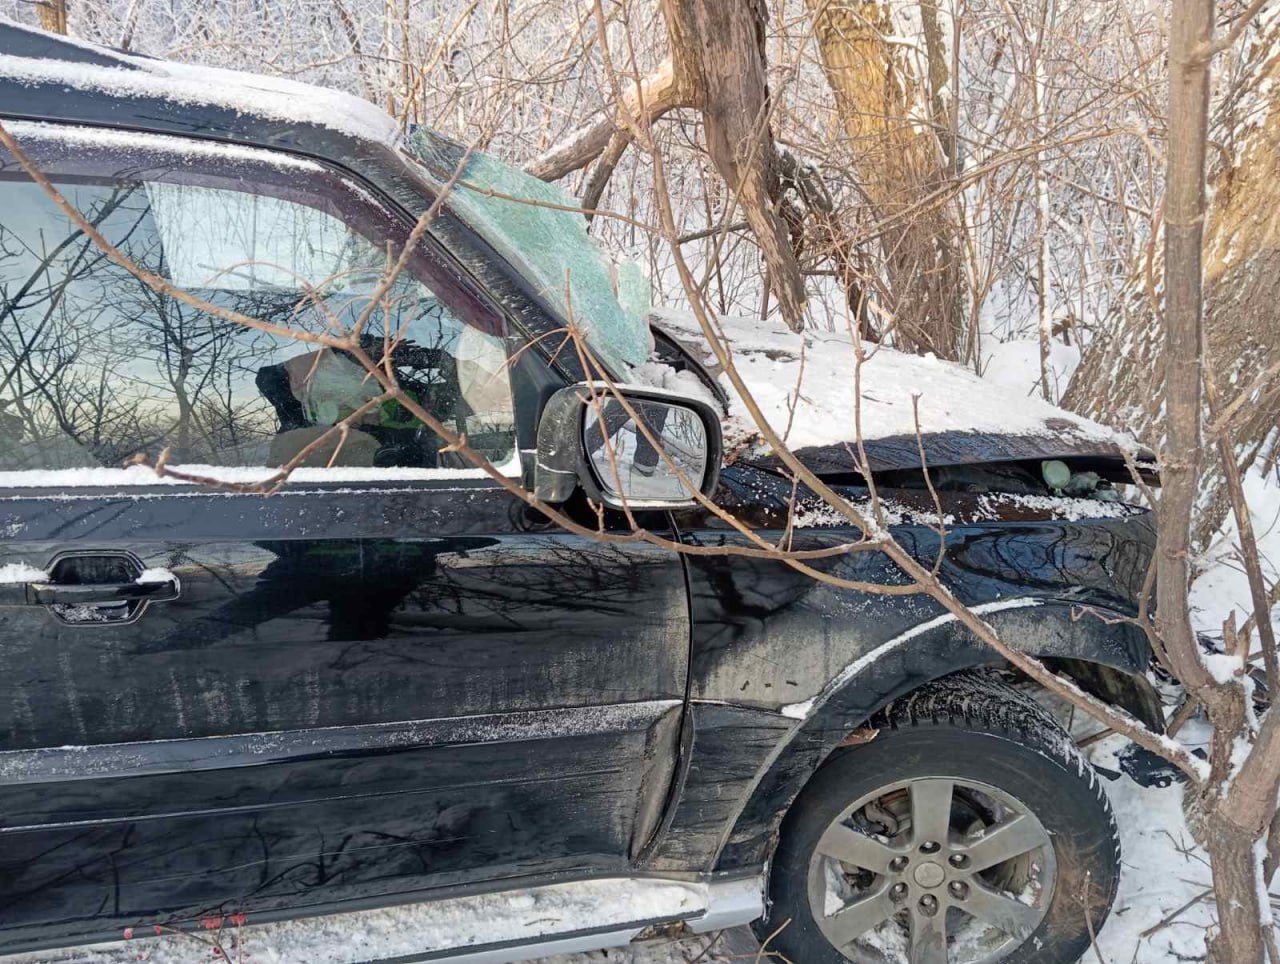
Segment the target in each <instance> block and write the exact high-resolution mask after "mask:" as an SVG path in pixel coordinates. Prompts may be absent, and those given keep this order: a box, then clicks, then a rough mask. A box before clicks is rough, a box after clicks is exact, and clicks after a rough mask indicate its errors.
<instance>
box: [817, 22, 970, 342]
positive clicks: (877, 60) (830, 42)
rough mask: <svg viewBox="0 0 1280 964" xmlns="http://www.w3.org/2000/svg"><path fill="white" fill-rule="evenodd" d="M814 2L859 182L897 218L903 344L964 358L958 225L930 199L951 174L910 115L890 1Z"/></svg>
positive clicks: (881, 217)
mask: <svg viewBox="0 0 1280 964" xmlns="http://www.w3.org/2000/svg"><path fill="white" fill-rule="evenodd" d="M808 5H809V9H810V11H811V13H812V16H813V19H814V28H815V32H816V37H817V42H818V49H819V52H820V53H821V56H822V66H823V70H824V72H825V74H826V77H827V83H828V84H829V85H830V86H831V89H832V91H834V93H835V97H836V108H837V110H838V111H839V114H840V119H841V123H842V124H843V126H844V128H845V133H846V135H847V136H848V137H849V140H850V147H851V149H852V151H853V153H854V155H855V157H856V158H857V161H856V163H857V165H858V179H859V184H860V185H861V187H862V189H863V191H864V192H865V194H866V197H867V200H868V203H869V206H870V208H871V214H872V216H873V217H874V218H875V220H877V221H886V220H887V221H888V224H887V227H886V229H885V230H884V231H883V232H882V234H881V240H880V246H881V249H882V251H883V257H884V277H885V278H886V280H887V281H888V287H889V291H890V295H891V303H890V304H889V305H887V306H886V307H887V308H888V309H889V312H890V314H891V315H892V316H893V318H894V324H895V340H896V344H897V345H898V346H899V347H901V348H906V349H909V350H915V351H931V352H933V353H935V354H936V355H939V356H940V357H943V358H958V357H959V356H960V351H961V347H962V340H963V332H964V315H963V310H964V309H963V305H964V303H965V298H964V292H965V283H964V272H963V265H962V263H961V250H962V247H961V244H960V237H959V231H958V228H957V226H956V224H955V222H954V220H953V218H952V217H951V216H950V209H949V207H948V205H946V204H945V203H942V201H940V200H938V199H933V200H926V199H927V198H929V196H930V195H931V194H932V193H933V192H934V191H935V190H936V189H937V188H938V187H940V186H941V185H942V184H943V183H945V180H946V177H947V171H946V168H945V164H944V158H943V153H942V149H941V148H940V146H939V140H938V137H937V136H936V135H935V134H934V133H933V132H932V131H921V130H919V129H918V128H919V124H918V123H917V122H913V121H912V119H911V116H910V115H911V106H912V103H911V101H912V98H913V96H914V87H915V81H914V79H913V78H912V77H911V76H910V74H909V73H908V72H907V71H906V70H903V69H899V67H898V66H897V65H896V64H895V62H894V58H893V49H892V46H891V45H890V44H889V43H887V42H885V40H884V34H885V33H888V32H890V30H891V24H890V21H889V15H888V10H887V7H884V6H882V5H881V4H880V3H879V2H873V0H808ZM933 59H935V58H931V60H933ZM917 206H918V207H917Z"/></svg>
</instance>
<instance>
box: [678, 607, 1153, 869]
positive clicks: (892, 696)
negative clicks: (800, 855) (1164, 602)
mask: <svg viewBox="0 0 1280 964" xmlns="http://www.w3.org/2000/svg"><path fill="white" fill-rule="evenodd" d="M974 608H975V610H976V611H978V612H979V613H980V614H981V615H982V616H983V618H984V619H985V620H986V621H987V622H988V623H989V624H990V625H991V626H992V628H993V629H995V630H996V632H997V633H999V635H1000V638H1001V639H1003V640H1005V641H1006V642H1007V643H1009V644H1010V645H1012V646H1015V647H1017V648H1018V649H1021V650H1023V651H1024V652H1027V653H1030V654H1032V655H1035V656H1038V657H1041V658H1044V659H1048V660H1051V661H1053V660H1061V661H1063V662H1062V664H1061V666H1062V667H1066V668H1068V669H1069V670H1070V669H1074V670H1075V671H1076V673H1079V672H1080V670H1081V668H1082V667H1092V668H1093V669H1092V673H1091V674H1089V673H1085V674H1082V675H1083V676H1084V677H1085V678H1081V679H1080V680H1079V681H1080V682H1081V685H1082V686H1084V688H1086V689H1090V690H1093V691H1095V692H1098V690H1099V683H1098V680H1100V679H1101V680H1109V681H1110V684H1111V692H1110V693H1109V694H1108V693H1104V692H1099V693H1098V695H1100V696H1103V697H1104V698H1107V696H1108V695H1109V696H1110V697H1111V698H1112V699H1113V700H1114V699H1115V696H1116V694H1117V693H1119V694H1122V695H1123V694H1126V693H1127V694H1128V696H1127V697H1126V698H1125V700H1124V703H1123V705H1124V707H1125V709H1128V710H1129V711H1130V712H1131V713H1133V714H1134V715H1135V716H1137V717H1139V718H1140V719H1144V721H1146V722H1148V724H1149V725H1154V726H1157V727H1158V726H1159V725H1160V719H1159V713H1158V704H1157V703H1156V701H1155V698H1154V693H1153V692H1152V691H1151V687H1150V683H1148V682H1147V680H1146V678H1145V675H1144V672H1145V669H1146V667H1147V663H1148V658H1149V650H1148V646H1147V640H1146V637H1145V636H1144V634H1143V633H1142V631H1141V630H1140V629H1139V628H1138V627H1137V626H1135V625H1134V624H1133V623H1131V622H1126V621H1120V620H1118V619H1114V618H1112V617H1113V616H1117V615H1118V614H1115V613H1107V612H1105V611H1101V610H1098V609H1096V608H1090V609H1087V610H1083V609H1081V608H1080V606H1079V604H1078V603H1075V602H1074V601H1071V600H1061V599H1046V598H1043V597H1034V596H1031V597H1014V598H1012V599H1007V600H1002V601H1001V602H998V603H989V604H986V605H978V606H975V607H974ZM999 662H1001V660H1000V658H999V656H998V654H996V653H995V652H994V651H993V650H992V649H991V648H990V647H988V646H986V645H985V644H984V643H982V642H981V641H979V640H978V639H977V638H976V637H974V636H973V635H972V633H970V632H969V631H968V630H967V629H965V628H964V627H963V626H962V625H961V624H959V623H958V622H957V621H956V620H955V618H954V617H952V616H950V615H949V614H945V615H941V616H936V617H934V618H933V619H929V620H925V621H922V622H920V623H917V624H916V625H915V626H913V627H911V628H910V629H908V630H905V631H903V632H900V633H899V634H898V635H896V636H895V637H893V638H892V639H890V640H887V641H886V642H884V643H881V644H880V645H878V646H876V647H874V648H872V649H871V650H869V651H867V652H866V653H864V654H863V655H861V656H859V657H858V658H856V659H855V660H853V661H852V662H850V663H849V664H848V665H846V666H845V667H844V668H843V669H841V670H840V671H839V672H837V673H834V674H833V676H832V678H831V682H830V683H829V684H828V685H827V687H825V688H824V689H823V690H822V691H821V692H820V693H818V694H817V695H816V696H814V697H812V698H810V699H808V700H805V701H803V702H798V703H791V704H784V705H783V706H781V707H780V708H778V709H764V708H761V707H758V706H755V707H753V706H747V705H734V704H728V703H724V702H720V701H710V700H697V699H695V700H694V701H693V702H692V703H691V705H690V723H691V741H690V742H691V746H689V747H688V750H689V752H690V757H691V759H692V761H693V767H692V768H691V770H690V772H689V773H688V774H687V775H686V778H685V784H684V786H683V788H682V791H681V794H680V801H679V803H678V804H677V806H676V809H675V812H674V814H673V816H672V819H671V821H670V822H669V824H668V831H669V832H668V834H667V835H666V836H665V839H664V841H663V843H662V844H661V845H660V846H659V848H658V851H657V853H656V854H655V861H654V863H655V866H658V867H662V866H670V865H674V864H676V863H682V862H686V861H695V862H699V863H702V862H705V863H704V866H713V867H714V868H715V869H716V870H717V871H726V870H736V869H740V868H744V867H759V866H761V865H762V864H763V863H764V862H765V861H766V860H767V859H768V857H769V855H770V853H771V852H772V849H773V845H774V843H775V841H776V836H777V831H778V827H779V825H780V824H781V822H782V818H783V816H784V815H785V813H786V811H787V809H788V808H789V807H790V805H791V802H792V801H793V800H794V799H795V797H796V796H797V794H799V792H800V790H801V789H802V788H803V787H804V785H805V784H806V783H807V782H808V780H809V778H810V777H811V776H812V775H813V774H814V772H815V771H816V770H817V769H818V767H819V766H821V764H822V762H823V761H824V760H825V759H826V758H827V757H828V756H829V755H830V754H831V753H832V751H834V750H835V749H836V748H837V747H839V746H840V745H841V744H842V743H843V742H844V741H845V740H846V738H847V737H848V736H849V734H850V733H851V732H852V731H854V730H856V729H858V728H859V727H861V726H862V725H863V724H864V723H866V722H867V720H868V719H870V718H871V717H872V716H873V715H874V714H875V713H876V712H877V711H879V710H880V709H882V708H884V707H885V706H887V705H888V704H889V703H891V702H893V701H894V700H896V699H898V698H899V697H902V696H904V695H906V694H907V693H910V692H912V691H913V690H915V689H918V688H919V687H921V686H923V685H924V684H926V683H929V682H931V681H932V680H935V679H939V678H940V677H943V676H948V675H951V674H952V673H956V672H959V671H961V670H964V669H969V668H971V667H975V666H982V665H991V664H996V663H999ZM1073 675H1074V674H1073ZM1090 675H1092V677H1093V678H1092V679H1090V678H1089V676H1090Z"/></svg>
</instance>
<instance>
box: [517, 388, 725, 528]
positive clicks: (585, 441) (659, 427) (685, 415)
mask: <svg viewBox="0 0 1280 964" xmlns="http://www.w3.org/2000/svg"><path fill="white" fill-rule="evenodd" d="M655 443H656V444H655ZM721 445H722V440H721V434H720V419H719V417H718V416H717V415H716V412H715V410H714V409H713V408H712V407H711V406H710V405H708V404H706V403H705V402H701V401H698V400H697V399H692V398H687V397H685V396H683V395H678V394H676V393H674V392H667V391H663V390H662V389H655V388H644V387H634V386H630V385H628V386H623V387H619V388H618V389H617V392H616V393H615V392H613V391H611V390H609V389H607V388H606V387H605V386H604V385H602V384H598V383H590V382H581V383H579V384H577V385H571V386H570V387H568V388H562V389H561V390H560V391H558V392H556V393H555V394H554V395H552V396H551V398H550V399H549V400H548V401H547V405H546V407H545V408H544V409H543V410H542V420H541V422H539V423H538V463H537V467H536V470H535V472H534V494H535V495H537V496H538V498H540V499H542V500H543V501H544V502H553V503H554V502H564V501H565V500H566V499H568V498H569V496H570V495H572V494H573V490H574V489H575V488H576V487H577V486H579V485H581V486H582V487H583V488H584V489H586V491H587V494H588V495H589V496H591V497H592V498H594V499H596V500H598V501H600V502H603V503H605V504H606V505H610V506H613V507H615V508H621V507H622V506H624V505H625V506H629V507H630V508H632V509H657V508H681V507H685V506H691V505H696V504H697V500H696V496H697V494H698V493H699V492H701V493H703V494H704V495H709V494H710V493H711V491H712V490H713V489H714V488H715V484H716V479H717V478H719V475H720V458H721Z"/></svg>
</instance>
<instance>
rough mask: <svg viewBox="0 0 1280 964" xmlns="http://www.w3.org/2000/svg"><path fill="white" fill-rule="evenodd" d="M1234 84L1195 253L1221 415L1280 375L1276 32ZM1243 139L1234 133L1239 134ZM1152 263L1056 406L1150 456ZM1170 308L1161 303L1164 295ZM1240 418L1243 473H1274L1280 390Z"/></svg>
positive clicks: (1279, 41)
mask: <svg viewBox="0 0 1280 964" xmlns="http://www.w3.org/2000/svg"><path fill="white" fill-rule="evenodd" d="M1248 59H1249V61H1250V62H1249V63H1248V64H1247V65H1246V67H1243V68H1241V69H1240V70H1238V71H1237V72H1236V73H1237V74H1238V75H1240V76H1245V77H1247V78H1248V82H1247V86H1246V87H1245V89H1243V90H1238V91H1233V92H1232V94H1231V95H1229V97H1228V98H1227V100H1228V101H1229V103H1230V104H1231V105H1232V110H1231V111H1230V112H1229V114H1228V115H1227V116H1226V118H1225V120H1224V122H1223V123H1222V124H1221V125H1220V128H1218V129H1216V130H1215V134H1214V138H1213V140H1214V143H1215V144H1219V145H1221V150H1219V151H1218V152H1215V155H1214V156H1215V158H1217V159H1218V162H1217V163H1216V164H1215V169H1214V171H1213V173H1212V176H1211V181H1212V183H1213V187H1214V191H1213V204H1212V207H1211V209H1210V211H1209V219H1208V225H1207V231H1206V235H1205V238H1204V245H1203V252H1204V254H1203V260H1204V265H1203V268H1204V329H1205V336H1206V338H1207V340H1208V348H1209V353H1208V357H1207V359H1206V361H1207V363H1208V364H1210V365H1211V366H1212V368H1213V372H1214V378H1215V380H1216V381H1217V384H1218V385H1220V386H1222V391H1223V392H1224V394H1225V397H1224V398H1223V400H1222V401H1223V403H1224V405H1229V404H1230V402H1231V401H1232V396H1233V395H1234V394H1235V393H1236V392H1241V391H1242V390H1244V389H1245V388H1246V386H1251V385H1254V384H1255V380H1256V379H1258V378H1259V376H1260V375H1262V374H1263V373H1264V372H1266V371H1267V370H1268V369H1271V368H1274V367H1275V366H1277V365H1280V325H1277V324H1276V323H1275V311H1276V307H1275V306H1276V305H1277V304H1280V99H1276V98H1274V97H1272V96H1269V95H1268V94H1267V93H1266V91H1267V90H1268V89H1269V88H1271V87H1272V86H1273V85H1274V84H1276V83H1280V23H1273V24H1271V25H1269V26H1267V27H1266V28H1265V29H1264V31H1263V33H1262V35H1261V37H1260V42H1258V43H1256V44H1255V46H1254V47H1253V49H1252V50H1251V51H1250V52H1249V53H1248ZM1241 131H1242V132H1243V133H1240V132H1241ZM1161 261H1162V259H1161V257H1160V256H1159V255H1158V254H1157V255H1156V256H1155V257H1154V258H1153V259H1148V257H1146V256H1145V255H1144V256H1143V257H1141V258H1140V259H1139V261H1138V263H1137V264H1136V265H1135V266H1134V269H1133V271H1132V275H1131V280H1130V282H1129V284H1128V286H1127V290H1126V292H1125V294H1124V295H1123V296H1122V297H1121V298H1120V300H1119V301H1118V302H1117V304H1116V306H1115V307H1114V308H1113V310H1112V312H1111V314H1110V316H1109V317H1108V318H1106V319H1104V322H1103V324H1102V325H1101V326H1100V327H1099V330H1097V331H1096V332H1095V334H1094V338H1093V341H1092V342H1091V343H1090V345H1089V347H1088V349H1087V350H1086V351H1085V355H1084V358H1083V359H1082V361H1081V363H1080V368H1079V370H1078V371H1077V373H1076V375H1075V377H1074V378H1073V380H1072V382H1071V386H1070V388H1069V389H1068V390H1067V393H1066V394H1065V395H1064V397H1063V404H1064V405H1066V406H1067V407H1068V408H1071V409H1074V410H1075V411H1078V412H1080V413H1082V414H1084V415H1088V416H1090V417H1092V418H1097V419H1099V420H1100V421H1103V422H1107V423H1109V424H1112V425H1115V426H1116V427H1117V428H1122V429H1126V430H1128V431H1131V432H1133V434H1135V435H1137V436H1138V437H1139V438H1141V439H1143V440H1144V441H1146V442H1149V443H1150V444H1152V445H1158V444H1159V443H1160V441H1161V429H1162V419H1161V415H1160V400H1161V398H1162V397H1163V396H1162V394H1161V391H1160V386H1161V384H1162V383H1163V381H1164V371H1163V369H1162V367H1161V359H1160V353H1161V346H1162V343H1161V332H1160V326H1159V319H1158V317H1157V316H1156V314H1155V312H1153V311H1152V308H1151V296H1152V294H1153V293H1154V294H1155V296H1156V298H1160V296H1161V294H1162V292H1160V291H1159V290H1155V291H1152V290H1151V289H1153V288H1154V287H1155V283H1154V282H1151V283H1149V282H1148V276H1150V277H1151V278H1153V279H1154V278H1159V277H1160V274H1161ZM1166 297H1167V295H1166ZM1258 388H1259V391H1258V392H1257V393H1256V395H1255V396H1254V397H1253V398H1252V399H1251V400H1250V402H1249V403H1248V404H1244V405H1241V406H1239V407H1238V408H1237V409H1236V410H1235V413H1234V417H1233V418H1232V421H1231V424H1230V428H1231V436H1232V440H1233V442H1234V444H1235V447H1236V454H1237V459H1238V464H1239V465H1240V466H1241V468H1242V469H1247V468H1249V467H1250V466H1251V465H1254V464H1257V463H1258V460H1259V459H1267V460H1269V461H1268V462H1267V463H1266V464H1267V466H1268V467H1270V466H1271V465H1274V461H1275V459H1276V457H1277V454H1278V453H1280V446H1275V447H1273V448H1272V450H1271V451H1270V452H1268V450H1267V442H1268V436H1269V435H1270V434H1271V433H1272V431H1273V429H1274V428H1275V426H1276V425H1277V424H1280V379H1278V378H1272V379H1271V380H1270V381H1266V382H1264V383H1262V384H1260V385H1259V386H1258ZM1228 503H1229V499H1228V496H1227V493H1226V490H1225V486H1224V484H1223V477H1222V472H1221V466H1220V465H1218V464H1217V462H1216V460H1214V461H1211V462H1210V463H1209V464H1207V465H1206V466H1205V472H1204V475H1203V476H1202V478H1201V480H1200V491H1199V494H1198V497H1197V514H1196V524H1195V537H1194V540H1193V544H1194V545H1195V546H1196V547H1197V548H1201V547H1203V546H1204V545H1206V544H1207V543H1208V540H1209V539H1211V538H1212V536H1213V534H1214V533H1215V532H1217V530H1218V528H1219V526H1220V525H1221V524H1222V520H1223V519H1224V518H1225V516H1226V513H1227V511H1228V509H1229V504H1228Z"/></svg>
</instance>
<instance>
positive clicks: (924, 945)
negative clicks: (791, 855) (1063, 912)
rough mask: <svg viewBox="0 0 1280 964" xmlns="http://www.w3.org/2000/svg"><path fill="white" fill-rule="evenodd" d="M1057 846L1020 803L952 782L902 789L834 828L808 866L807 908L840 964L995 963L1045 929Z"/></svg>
mask: <svg viewBox="0 0 1280 964" xmlns="http://www.w3.org/2000/svg"><path fill="white" fill-rule="evenodd" d="M1056 882H1057V861H1056V859H1055V856H1054V851H1053V844H1052V842H1051V841H1050V839H1049V835H1048V833H1047V831H1045V829H1044V827H1043V825H1042V824H1041V823H1040V821H1039V819H1038V818H1037V817H1036V816H1035V814H1034V813H1032V812H1031V810H1030V808H1028V807H1027V806H1026V805H1025V804H1023V803H1022V802H1020V801H1019V800H1017V799H1016V798H1014V797H1012V796H1010V795H1009V794H1008V793H1005V792H1004V791H1002V790H999V789H997V788H995V787H992V786H989V785H987V784H984V783H981V782H978V781H972V780H960V779H956V778H952V777H928V778H919V779H915V780H904V781H901V782H899V783H894V784H890V785H888V786H885V787H882V788H880V789H878V790H875V791H874V792H872V793H869V794H866V795H865V796H863V797H860V798H859V799H858V800H857V801H855V802H854V803H853V804H852V805H851V806H849V807H847V808H845V810H844V811H843V812H842V813H841V814H840V815H839V816H838V817H837V818H836V819H835V820H833V821H832V822H831V823H830V824H829V825H828V827H827V829H826V830H825V831H824V833H823V835H822V836H821V837H820V838H819V841H818V845H817V846H816V847H815V848H814V853H813V855H812V857H811V858H810V861H809V873H808V896H809V909H810V912H811V913H812V914H813V917H814V920H815V921H816V922H817V924H818V927H819V929H820V930H821V931H822V934H823V936H824V937H826V939H827V940H828V941H829V942H830V943H831V945H832V946H833V947H835V948H836V949H837V950H839V951H840V953H841V954H843V955H844V956H845V957H846V958H847V959H848V960H851V961H858V962H866V964H887V962H890V961H902V960H906V961H909V962H910V964H991V962H995V961H999V960H1002V959H1003V958H1005V957H1006V956H1008V955H1009V954H1010V953H1012V951H1013V950H1015V949H1016V948H1017V947H1019V946H1020V945H1021V944H1022V943H1023V942H1024V941H1025V940H1026V939H1027V937H1029V936H1030V935H1031V934H1032V933H1034V932H1035V930H1036V928H1038V927H1039V926H1040V923H1041V922H1042V921H1043V920H1044V917H1045V914H1046V913H1047V912H1048V909H1049V905H1050V903H1051V902H1052V900H1053V893H1054V887H1055V884H1056Z"/></svg>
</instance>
